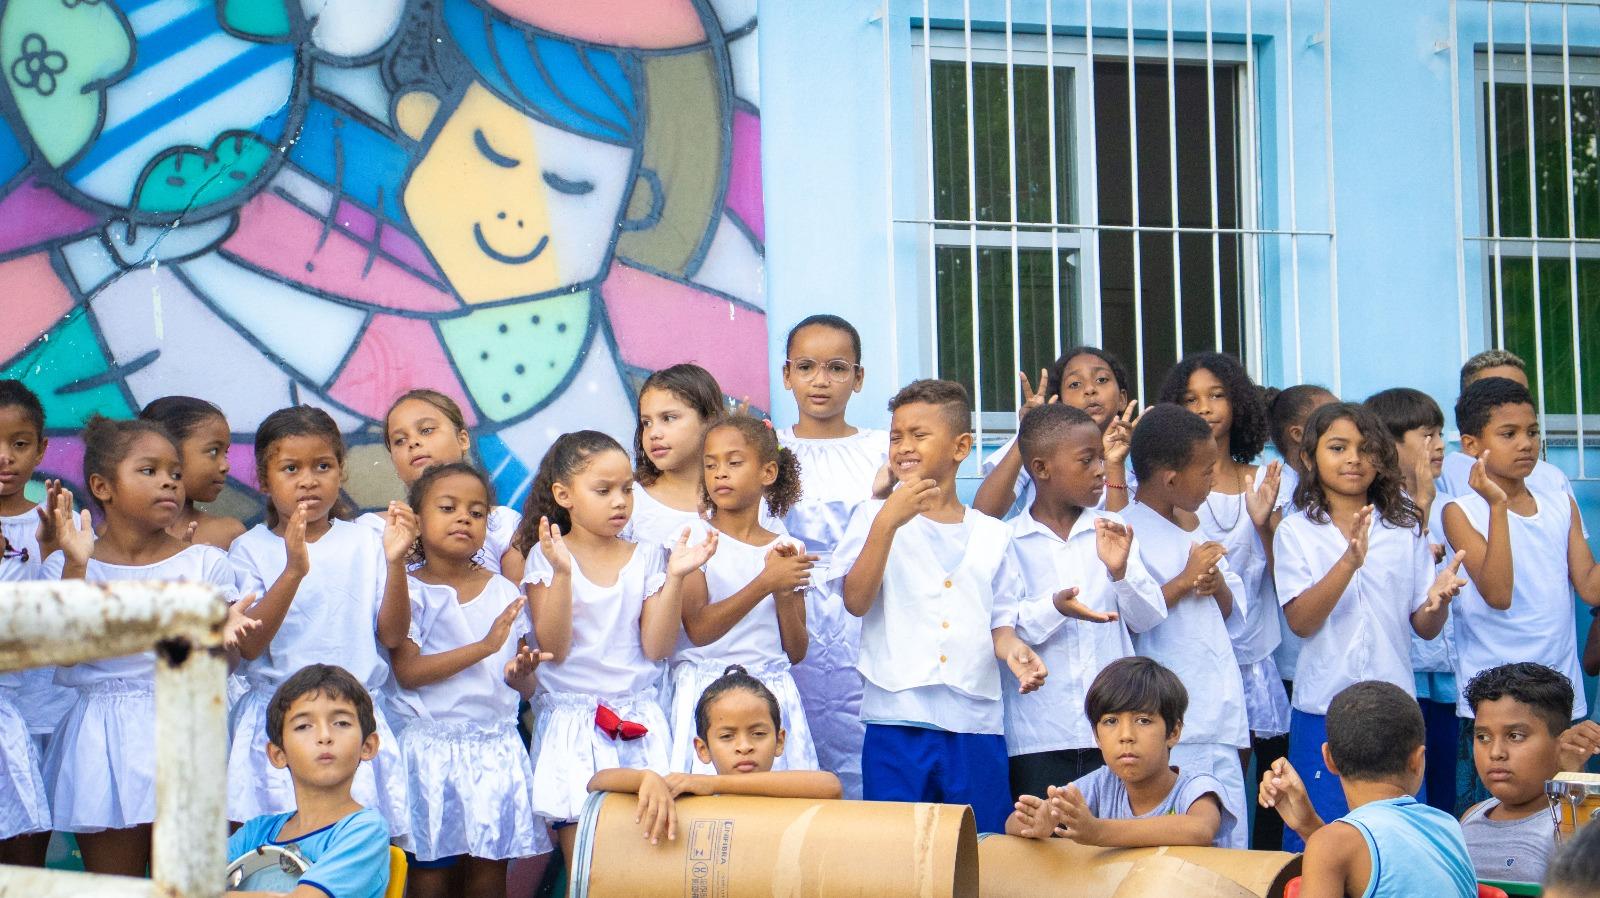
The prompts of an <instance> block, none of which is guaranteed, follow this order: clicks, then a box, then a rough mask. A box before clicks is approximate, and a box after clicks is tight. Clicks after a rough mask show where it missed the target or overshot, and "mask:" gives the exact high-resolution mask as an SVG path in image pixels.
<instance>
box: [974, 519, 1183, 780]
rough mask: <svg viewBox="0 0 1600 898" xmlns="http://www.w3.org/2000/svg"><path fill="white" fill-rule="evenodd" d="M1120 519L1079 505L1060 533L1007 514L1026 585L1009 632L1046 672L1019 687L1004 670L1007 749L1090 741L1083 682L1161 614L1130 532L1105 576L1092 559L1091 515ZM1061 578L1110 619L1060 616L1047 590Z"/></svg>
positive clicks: (1015, 751) (1060, 584)
mask: <svg viewBox="0 0 1600 898" xmlns="http://www.w3.org/2000/svg"><path fill="white" fill-rule="evenodd" d="M1097 518H1105V519H1107V520H1110V521H1115V522H1118V523H1121V521H1122V519H1121V517H1119V516H1118V515H1117V514H1115V513H1113V512H1109V511H1099V510H1097V509H1093V508H1086V509H1084V510H1083V513H1082V514H1080V515H1078V520H1076V521H1074V522H1073V524H1072V529H1071V530H1070V531H1068V533H1067V538H1066V539H1065V540H1062V539H1061V537H1059V536H1057V535H1056V533H1055V531H1053V530H1051V529H1050V528H1049V527H1046V526H1045V525H1043V524H1041V523H1039V522H1038V521H1037V520H1035V519H1034V517H1033V515H1032V514H1029V513H1026V512H1024V513H1023V514H1019V515H1017V516H1016V517H1014V518H1012V519H1011V521H1010V524H1011V533H1012V544H1011V545H1012V551H1013V553H1014V554H1015V556H1016V559H1017V564H1018V567H1019V568H1020V569H1021V571H1022V579H1023V582H1024V584H1025V587H1026V590H1027V592H1026V594H1025V595H1026V598H1024V599H1023V601H1022V604H1021V606H1020V607H1019V608H1018V609H1017V636H1018V637H1019V638H1021V639H1022V641H1023V642H1026V643H1028V644H1029V645H1031V646H1033V647H1034V649H1035V650H1036V651H1037V652H1038V653H1039V657H1040V658H1042V659H1043V660H1044V663H1045V666H1046V668H1047V669H1048V670H1049V671H1050V676H1049V677H1048V678H1047V679H1046V680H1045V682H1044V686H1042V687H1040V688H1039V689H1038V690H1037V691H1035V692H1030V693H1028V694H1027V695H1021V694H1019V693H1018V692H1017V688H1016V679H1015V678H1014V677H1012V676H1011V675H1010V673H1009V671H1007V672H1005V673H1004V675H1005V682H1006V686H1007V688H1006V689H1005V692H1004V696H1005V709H1006V749H1007V751H1008V752H1009V753H1010V754H1012V755H1022V754H1032V753H1034V752H1041V751H1058V750H1061V749H1067V748H1094V747H1095V744H1096V743H1095V739H1094V728H1093V727H1092V726H1090V725H1089V718H1088V717H1086V716H1084V710H1083V700H1084V697H1085V696H1087V695H1088V693H1089V684H1090V683H1092V682H1094V678H1095V677H1096V676H1098V675H1099V674H1100V671H1102V670H1104V669H1105V667H1106V665H1108V664H1110V663H1111V662H1113V661H1115V660H1117V659H1118V658H1126V657H1128V656H1130V655H1132V654H1133V640H1132V639H1131V638H1130V637H1129V636H1128V632H1129V631H1130V630H1132V631H1133V632H1140V633H1142V632H1144V631H1145V630H1148V629H1150V628H1151V627H1154V626H1156V625H1157V624H1159V623H1161V622H1162V621H1164V620H1166V619H1167V603H1166V600H1164V599H1163V598H1162V597H1161V584H1159V583H1157V582H1156V581H1155V578H1153V577H1151V576H1150V572H1149V571H1147V570H1145V566H1144V562H1143V561H1141V560H1140V557H1139V549H1140V546H1139V539H1138V537H1137V536H1135V537H1134V540H1133V548H1132V551H1131V552H1129V554H1128V567H1127V570H1126V572H1124V574H1123V577H1122V579H1121V580H1118V581H1116V582H1112V580H1111V576H1110V574H1109V573H1108V572H1107V571H1106V567H1105V564H1103V563H1102V562H1101V561H1100V555H1099V552H1098V551H1097V549H1096V544H1095V529H1094V522H1095V520H1096V519H1097ZM1069 586H1075V587H1077V588H1078V600H1079V601H1080V602H1083V603H1084V604H1085V605H1087V606H1088V607H1090V608H1092V609H1094V610H1095V611H1115V612H1117V615H1118V619H1117V620H1115V621H1112V622H1111V623H1105V624H1095V623H1089V622H1088V621H1081V620H1075V619H1072V618H1068V617H1065V616H1063V615H1062V614H1061V612H1059V611H1057V610H1056V607H1055V602H1054V597H1055V593H1056V592H1057V591H1059V590H1062V589H1065V588H1067V587H1069Z"/></svg>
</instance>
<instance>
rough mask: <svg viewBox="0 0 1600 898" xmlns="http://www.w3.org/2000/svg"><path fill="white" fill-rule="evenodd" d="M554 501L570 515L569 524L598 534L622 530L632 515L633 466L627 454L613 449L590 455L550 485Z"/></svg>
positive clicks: (610, 535) (606, 534)
mask: <svg viewBox="0 0 1600 898" xmlns="http://www.w3.org/2000/svg"><path fill="white" fill-rule="evenodd" d="M552 492H553V493H554V495H555V500H556V504H557V505H560V506H561V507H562V508H565V509H566V510H567V513H568V514H569V515H571V516H572V526H573V527H574V528H580V527H581V528H582V529H583V530H585V531H586V532H589V533H593V534H595V535H597V536H605V537H613V536H616V535H617V534H619V533H621V532H622V528H623V527H626V526H627V524H628V518H629V517H631V516H632V515H633V468H631V467H629V466H628V456H626V455H624V454H623V453H621V452H619V451H617V450H615V449H612V450H608V451H606V452H601V453H598V454H596V455H594V456H593V457H591V458H590V459H589V466H588V467H586V468H584V469H583V470H581V471H579V472H578V473H576V474H574V475H572V477H571V479H570V480H569V481H567V482H560V481H558V482H557V483H556V484H555V485H554V486H553V487H552Z"/></svg>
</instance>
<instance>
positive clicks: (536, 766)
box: [529, 689, 672, 823]
mask: <svg viewBox="0 0 1600 898" xmlns="http://www.w3.org/2000/svg"><path fill="white" fill-rule="evenodd" d="M601 702H604V703H605V705H606V707H608V708H610V709H611V710H613V711H615V712H617V716H619V717H621V718H622V719H624V720H631V721H634V722H636V723H640V724H643V725H644V727H645V729H646V730H647V732H646V733H645V735H644V736H643V737H641V738H638V739H631V740H625V739H615V740H613V739H612V738H611V737H610V736H607V735H606V734H605V733H603V732H601V730H600V728H599V727H597V726H595V725H594V712H595V708H596V706H597V705H598V704H599V703H601ZM534 708H535V709H537V711H538V720H537V722H536V723H535V724H534V736H533V745H532V746H530V748H529V752H530V754H531V755H532V757H533V812H534V813H535V814H538V815H539V816H540V817H543V818H544V819H546V820H549V821H550V822H552V823H563V822H566V823H570V822H574V821H576V820H577V819H578V815H579V814H580V813H581V812H582V811H583V803H584V802H585V801H586V800H588V798H589V780H590V779H591V778H593V777H594V775H595V774H596V773H598V772H599V771H601V770H609V769H611V768H613V767H631V768H635V769H645V770H654V771H655V772H656V773H659V774H662V775H665V774H667V773H669V772H671V767H670V764H669V758H670V755H671V750H672V735H671V731H670V730H669V729H668V728H667V716H666V715H665V714H663V713H662V711H661V705H660V704H659V703H658V702H657V700H656V693H655V690H653V689H652V690H648V691H646V692H641V693H639V694H637V695H632V696H626V697H614V698H604V699H602V698H601V697H600V696H598V695H590V694H588V693H581V692H546V693H544V694H542V695H540V696H538V697H537V698H535V699H534Z"/></svg>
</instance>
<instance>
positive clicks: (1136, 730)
mask: <svg viewBox="0 0 1600 898" xmlns="http://www.w3.org/2000/svg"><path fill="white" fill-rule="evenodd" d="M1182 733H1183V724H1181V723H1180V724H1178V725H1177V726H1175V727H1173V729H1172V732H1170V733H1168V732H1167V722H1166V720H1164V719H1163V718H1162V717H1161V715H1160V714H1157V713H1155V712H1154V711H1116V712H1113V713H1109V714H1103V715H1101V716H1100V719H1099V720H1096V721H1095V722H1094V741H1095V743H1096V744H1098V745H1099V746H1100V756H1101V757H1102V758H1104V759H1105V762H1106V766H1107V767H1109V768H1111V772H1112V773H1113V774H1115V775H1116V777H1117V779H1120V780H1122V781H1123V782H1124V783H1140V782H1144V781H1145V780H1148V779H1150V778H1151V777H1153V776H1157V775H1159V774H1160V773H1161V772H1162V771H1164V770H1166V769H1167V767H1168V765H1169V761H1170V754H1171V752H1172V747H1173V746H1174V745H1177V744H1178V738H1179V736H1181V735H1182Z"/></svg>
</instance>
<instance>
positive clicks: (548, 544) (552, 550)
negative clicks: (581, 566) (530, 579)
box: [539, 518, 572, 574]
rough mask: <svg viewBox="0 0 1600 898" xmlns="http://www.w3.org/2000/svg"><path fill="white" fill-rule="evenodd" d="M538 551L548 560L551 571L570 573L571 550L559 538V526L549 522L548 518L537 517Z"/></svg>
mask: <svg viewBox="0 0 1600 898" xmlns="http://www.w3.org/2000/svg"><path fill="white" fill-rule="evenodd" d="M539 551H541V552H543V553H544V557H545V559H546V560H548V561H549V562H550V570H551V572H552V573H556V574H570V573H572V552H571V551H570V550H568V549H567V543H566V541H565V540H563V539H562V538H561V528H560V527H559V526H557V525H555V524H551V523H550V519H549V518H540V519H539Z"/></svg>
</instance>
